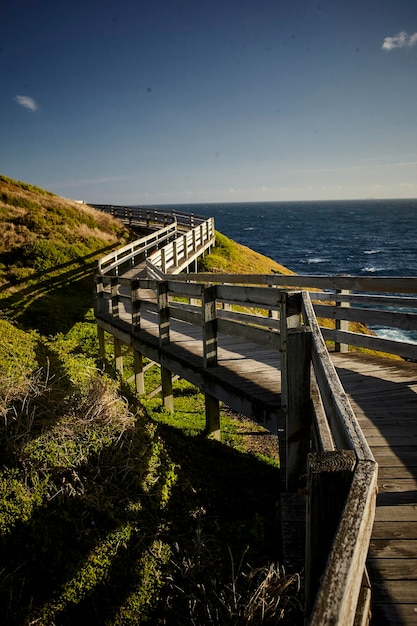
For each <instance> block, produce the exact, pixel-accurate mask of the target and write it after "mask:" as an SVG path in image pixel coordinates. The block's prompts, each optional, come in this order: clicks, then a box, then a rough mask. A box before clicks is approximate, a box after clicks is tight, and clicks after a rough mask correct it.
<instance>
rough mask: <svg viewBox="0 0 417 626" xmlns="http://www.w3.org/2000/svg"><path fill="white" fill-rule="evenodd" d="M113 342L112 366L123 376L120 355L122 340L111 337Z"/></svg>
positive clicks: (121, 357)
mask: <svg viewBox="0 0 417 626" xmlns="http://www.w3.org/2000/svg"><path fill="white" fill-rule="evenodd" d="M113 343H114V366H115V368H116V370H117V371H118V372H119V374H120V376H123V355H122V342H121V341H120V339H118V338H117V337H115V336H114V337H113Z"/></svg>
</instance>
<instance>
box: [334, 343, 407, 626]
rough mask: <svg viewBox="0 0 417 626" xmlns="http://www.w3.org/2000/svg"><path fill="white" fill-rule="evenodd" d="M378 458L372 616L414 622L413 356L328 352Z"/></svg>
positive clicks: (370, 565) (371, 562) (371, 554)
mask: <svg viewBox="0 0 417 626" xmlns="http://www.w3.org/2000/svg"><path fill="white" fill-rule="evenodd" d="M332 358H333V362H334V363H335V365H336V369H337V373H338V375H339V378H340V379H341V381H342V384H343V386H344V388H345V390H346V392H347V393H348V395H349V397H350V400H351V403H352V407H353V409H354V411H355V415H356V417H357V419H358V421H359V424H360V426H361V428H362V431H363V433H364V435H365V437H366V439H367V441H368V443H369V445H370V446H371V449H372V452H373V454H374V456H375V460H376V461H377V462H378V466H379V471H378V475H379V480H378V489H379V494H378V497H377V509H376V518H375V524H374V528H373V535H372V541H371V545H370V550H369V559H368V569H369V573H370V578H371V583H372V598H373V610H372V613H373V616H374V619H373V622H372V623H373V624H375V625H376V626H380V625H385V624H390V625H391V624H417V364H416V363H407V362H404V361H393V360H391V359H383V358H377V357H370V356H368V355H365V354H360V353H352V352H350V353H346V354H334V355H332Z"/></svg>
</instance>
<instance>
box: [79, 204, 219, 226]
mask: <svg viewBox="0 0 417 626" xmlns="http://www.w3.org/2000/svg"><path fill="white" fill-rule="evenodd" d="M90 206H92V207H94V208H95V209H98V210H99V211H104V212H105V213H109V214H110V215H113V217H116V218H117V219H119V220H120V221H121V222H124V223H125V224H129V225H132V226H141V227H144V228H147V229H154V230H155V229H158V228H162V227H164V226H168V224H174V223H176V224H177V226H178V228H179V229H181V230H189V229H191V228H194V227H195V226H198V225H199V224H201V222H204V221H205V220H206V219H207V218H206V217H201V216H200V215H194V213H186V212H183V211H164V210H163V209H156V208H155V209H153V208H152V209H149V208H142V207H131V206H130V207H129V206H118V205H113V204H91V205H90Z"/></svg>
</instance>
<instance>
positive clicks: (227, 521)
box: [0, 177, 298, 626]
mask: <svg viewBox="0 0 417 626" xmlns="http://www.w3.org/2000/svg"><path fill="white" fill-rule="evenodd" d="M0 211H1V215H2V220H3V221H2V228H3V230H2V244H1V246H0V306H1V309H2V315H1V317H0V383H1V385H0V411H1V416H0V417H1V421H0V454H1V458H2V467H1V469H0V557H1V563H2V566H1V567H2V577H1V582H0V613H1V614H2V615H4V616H6V615H7V623H8V624H9V625H10V626H14V625H16V626H17V625H22V624H35V623H36V624H40V625H44V626H46V625H50V624H60V625H66V624H68V625H72V624H75V623H78V622H81V621H84V622H85V621H87V622H88V623H90V624H97V625H98V624H106V625H113V624H114V625H125V624H126V625H129V624H132V625H133V624H139V623H150V624H161V625H162V624H170V625H173V626H175V625H176V624H178V625H179V624H181V626H183V625H185V624H198V625H199V626H200V625H204V624H219V625H220V624H229V623H230V624H242V623H248V622H249V621H250V620H252V623H265V624H268V623H276V619H277V614H276V612H274V615H272V613H270V609H268V607H270V606H272V604H271V603H273V602H275V601H276V598H277V597H279V598H280V601H279V606H278V613H279V611H280V610H281V609H282V610H284V608H285V607H287V603H288V602H290V605H288V607H287V609H288V608H290V609H291V607H292V606H293V604H294V603H293V597H294V596H295V595H296V593H297V585H298V580H297V577H290V578H288V577H285V576H284V575H283V573H282V571H280V569H279V567H278V566H277V565H276V562H277V561H278V560H279V558H280V536H279V522H278V518H277V501H278V496H279V482H280V474H279V467H278V460H277V456H276V454H271V455H270V456H265V455H264V456H262V454H260V453H259V452H258V450H253V449H250V448H249V446H248V441H253V440H254V437H253V436H252V435H250V436H247V433H248V432H251V433H255V434H256V432H257V429H258V427H256V426H255V425H252V424H249V423H247V422H244V421H242V420H241V419H239V418H238V416H233V415H232V414H231V413H230V412H228V411H227V410H226V408H224V409H223V410H222V415H221V421H222V433H223V441H222V443H219V442H217V441H213V440H210V439H207V438H206V437H205V435H204V402H203V397H202V395H201V394H200V393H198V391H197V390H196V389H195V388H193V387H192V386H191V385H189V384H188V383H186V382H184V381H177V382H175V384H174V402H175V409H176V411H175V413H174V415H171V414H168V413H166V412H164V411H163V410H162V409H161V401H160V397H159V395H158V394H156V395H155V396H154V397H153V398H148V399H146V400H143V399H140V398H138V397H137V395H136V394H135V393H134V391H133V389H132V386H131V385H129V384H127V383H126V382H125V381H122V380H120V379H119V378H118V376H117V373H116V372H114V370H113V369H112V367H111V366H109V367H108V372H107V373H103V372H102V371H101V370H100V365H99V358H98V345H97V336H96V325H95V320H94V315H93V311H92V308H91V305H92V297H91V289H92V273H93V270H94V264H95V260H96V258H97V257H98V256H100V255H102V254H104V253H105V251H107V250H108V249H109V248H111V247H112V246H114V245H117V243H118V242H119V243H120V244H121V243H123V242H124V241H125V240H126V238H128V237H129V236H130V235H129V233H127V232H126V230H125V229H124V228H122V227H120V226H119V225H118V224H117V223H116V222H114V221H112V220H111V218H110V217H108V216H102V215H100V214H98V213H96V212H94V211H93V210H92V209H90V208H88V207H78V206H76V205H74V203H72V204H71V203H69V204H67V202H66V201H64V200H63V199H61V198H58V197H56V196H53V194H49V193H48V192H45V191H43V190H40V189H38V188H36V187H33V186H31V185H26V184H25V183H21V182H16V181H12V180H11V179H7V178H6V177H0ZM66 216H67V217H68V220H67V219H66ZM50 226H51V228H50ZM68 228H70V229H71V231H72V233H73V236H72V238H71V243H67V239H68V237H67V232H68ZM48 229H49V230H48ZM34 234H36V237H35V236H34ZM268 263H269V261H268ZM106 350H107V356H108V361H109V363H110V362H111V358H112V351H113V346H112V343H111V342H108V344H107V345H106ZM125 361H126V376H127V377H128V376H129V374H131V369H130V371H129V368H131V364H129V359H128V358H127V359H125ZM159 376H160V373H159V369H158V368H157V367H152V368H150V369H149V370H148V372H147V373H146V377H147V381H146V384H147V389H148V390H150V389H156V388H157V387H158V385H159ZM252 448H253V447H252ZM271 563H275V565H271ZM272 591H273V594H272V595H271V593H272ZM258 593H259V594H260V596H259V597H260V598H261V604H262V606H263V607H264V609H265V607H266V610H265V612H264V615H263V617H262V615H261V614H260V612H259V611H260V606H261V604H259V603H258V604H257V603H256V601H255V597H258V596H257V595H256V594H258ZM290 614H291V613H290Z"/></svg>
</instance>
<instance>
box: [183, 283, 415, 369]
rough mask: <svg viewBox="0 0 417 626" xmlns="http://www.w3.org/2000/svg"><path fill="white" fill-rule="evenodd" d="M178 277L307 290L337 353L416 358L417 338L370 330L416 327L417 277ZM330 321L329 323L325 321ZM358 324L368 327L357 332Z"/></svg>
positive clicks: (324, 335)
mask: <svg viewBox="0 0 417 626" xmlns="http://www.w3.org/2000/svg"><path fill="white" fill-rule="evenodd" d="M176 280H186V281H190V280H195V281H200V282H206V283H212V282H214V281H215V282H220V281H221V282H222V284H223V285H227V284H230V285H234V284H240V285H268V286H269V287H275V288H278V289H303V290H306V291H308V292H309V293H310V296H311V299H312V301H313V306H314V311H315V314H316V316H317V317H319V318H320V322H321V324H320V327H321V332H322V334H323V337H324V339H325V340H327V341H330V342H334V344H335V350H336V351H342V352H343V351H347V350H348V349H349V346H352V347H355V348H365V349H368V350H375V351H379V352H385V353H389V354H395V355H397V356H400V357H403V358H405V359H409V360H412V361H415V360H417V342H416V343H413V342H412V341H408V340H407V339H405V340H404V341H398V340H393V339H387V338H383V337H378V336H377V335H376V334H375V333H373V334H366V328H365V327H367V328H372V327H380V326H383V327H388V328H390V329H393V330H397V331H400V332H402V333H403V332H404V331H406V332H408V331H417V278H416V277H410V278H391V277H365V276H361V277H359V276H302V275H289V276H286V275H282V274H274V275H261V274H245V275H242V274H222V275H221V276H216V275H213V274H202V273H199V274H188V275H187V276H182V275H179V276H177V277H176ZM324 320H327V322H324ZM355 322H357V323H359V324H361V325H363V326H362V328H359V329H358V330H352V328H354V326H352V324H354V323H355Z"/></svg>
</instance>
